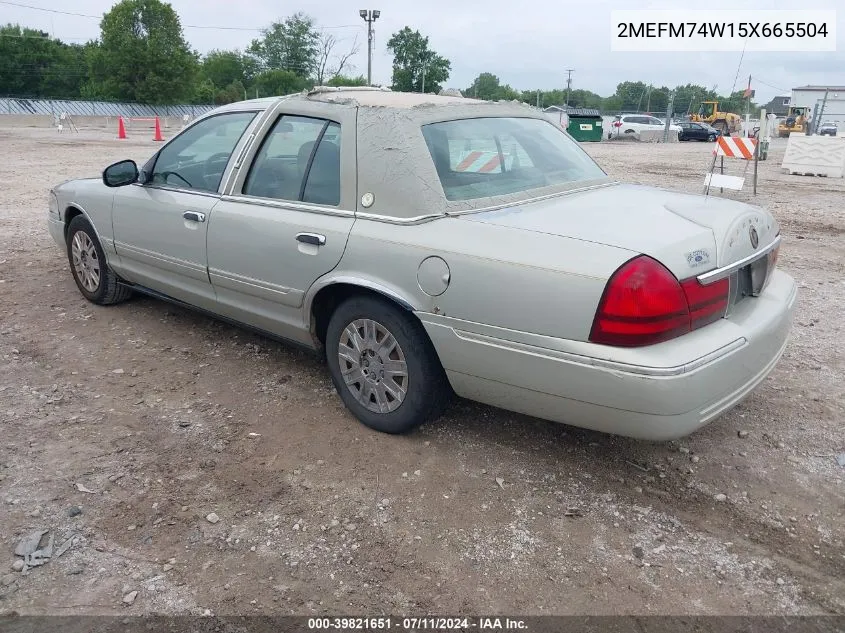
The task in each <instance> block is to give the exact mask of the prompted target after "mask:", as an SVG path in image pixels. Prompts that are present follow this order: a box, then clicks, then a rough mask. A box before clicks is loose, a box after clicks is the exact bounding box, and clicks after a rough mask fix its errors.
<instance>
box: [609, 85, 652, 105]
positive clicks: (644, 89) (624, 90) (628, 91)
mask: <svg viewBox="0 0 845 633" xmlns="http://www.w3.org/2000/svg"><path fill="white" fill-rule="evenodd" d="M647 93H648V86H647V85H646V84H644V83H643V82H642V81H623V82H622V83H620V84H619V85H618V86H616V92H615V93H614V96H615V97H617V102H618V103H619V108H618V109H619V110H630V111H632V112H638V111H640V110H641V109H642V108H644V107H645V106H646V98H645V97H646V94H647Z"/></svg>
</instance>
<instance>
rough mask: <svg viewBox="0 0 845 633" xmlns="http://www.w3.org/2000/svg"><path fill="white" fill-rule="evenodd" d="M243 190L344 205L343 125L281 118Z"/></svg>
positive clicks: (267, 138) (318, 202)
mask: <svg viewBox="0 0 845 633" xmlns="http://www.w3.org/2000/svg"><path fill="white" fill-rule="evenodd" d="M243 193H244V194H245V195H248V196H257V197H260V198H272V199H276V200H290V201H296V202H309V203H312V204H328V205H334V206H336V205H338V204H340V125H338V124H337V123H334V122H332V121H326V120H325V119H314V118H310V117H300V116H282V117H280V118H279V120H278V121H276V123H275V125H274V126H273V129H272V130H270V132H269V133H268V134H267V137H266V138H265V139H264V141H263V143H262V145H261V148H260V149H259V150H258V153H257V154H256V156H255V160H253V163H252V167H251V168H250V170H249V174H248V175H247V178H246V182H245V184H244V187H243Z"/></svg>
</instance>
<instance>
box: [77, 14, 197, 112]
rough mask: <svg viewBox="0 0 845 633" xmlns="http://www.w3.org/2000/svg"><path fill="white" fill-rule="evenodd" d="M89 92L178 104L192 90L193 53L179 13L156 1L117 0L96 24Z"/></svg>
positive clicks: (194, 74)
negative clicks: (96, 39)
mask: <svg viewBox="0 0 845 633" xmlns="http://www.w3.org/2000/svg"><path fill="white" fill-rule="evenodd" d="M88 63H89V68H90V80H89V86H88V93H89V94H94V95H98V96H101V97H104V98H112V99H123V100H128V101H140V102H144V103H177V102H180V101H186V100H189V99H190V98H191V97H192V96H193V94H194V91H195V85H194V79H195V77H196V75H197V68H198V62H197V56H196V54H195V53H194V52H193V51H191V49H190V48H189V47H188V44H187V42H186V41H185V38H184V36H183V34H182V26H181V24H180V23H179V16H178V15H177V14H176V12H175V11H174V10H173V7H171V6H170V5H169V4H167V3H166V2H161V1H160V0H121V2H118V3H117V4H116V5H114V7H112V9H111V10H110V11H109V12H108V13H106V14H105V15H104V16H103V20H102V21H101V22H100V44H99V46H97V47H95V48H92V49H91V51H90V53H89V55H88Z"/></svg>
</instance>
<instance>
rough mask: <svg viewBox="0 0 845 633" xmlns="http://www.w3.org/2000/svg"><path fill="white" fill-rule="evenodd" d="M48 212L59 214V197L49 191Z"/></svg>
mask: <svg viewBox="0 0 845 633" xmlns="http://www.w3.org/2000/svg"><path fill="white" fill-rule="evenodd" d="M49 205H50V206H49V208H50V213H51V214H54V215H59V199H58V198H57V197H56V194H55V193H54V192H52V191H51V192H50V202H49Z"/></svg>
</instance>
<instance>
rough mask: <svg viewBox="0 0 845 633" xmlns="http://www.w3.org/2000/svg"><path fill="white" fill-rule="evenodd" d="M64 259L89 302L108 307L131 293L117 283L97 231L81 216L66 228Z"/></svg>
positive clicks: (126, 297) (77, 285) (80, 290)
mask: <svg viewBox="0 0 845 633" xmlns="http://www.w3.org/2000/svg"><path fill="white" fill-rule="evenodd" d="M67 257H68V261H69V262H70V271H71V273H72V274H73V280H74V281H75V282H76V287H77V288H79V292H81V293H82V296H84V297H85V298H86V299H88V301H90V302H92V303H97V304H99V305H110V304H113V303H119V302H121V301H124V300H126V299H128V298H129V296H130V295H131V294H132V291H131V290H130V289H129V288H127V287H125V286H122V285H120V284H119V283H118V279H117V275H116V274H115V272H114V271H113V270H112V269H111V268H110V267H109V264H108V262H107V261H106V256H105V253H103V247H102V246H101V245H100V240H99V239H97V232H96V231H95V230H94V227H93V226H91V223H90V222H89V221H88V220H87V219H86V218H85V217H84V216H81V215H78V216H76V217H75V218H73V220H71V221H70V224H69V225H68V229H67Z"/></svg>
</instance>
